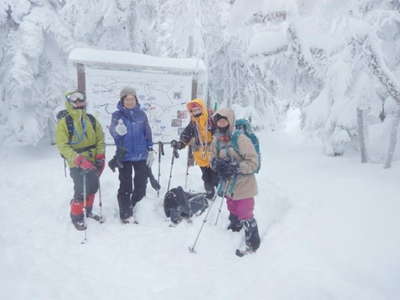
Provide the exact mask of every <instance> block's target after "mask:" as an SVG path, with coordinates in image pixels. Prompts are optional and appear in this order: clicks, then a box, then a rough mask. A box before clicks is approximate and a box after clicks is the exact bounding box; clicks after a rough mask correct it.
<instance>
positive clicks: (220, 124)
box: [217, 118, 229, 128]
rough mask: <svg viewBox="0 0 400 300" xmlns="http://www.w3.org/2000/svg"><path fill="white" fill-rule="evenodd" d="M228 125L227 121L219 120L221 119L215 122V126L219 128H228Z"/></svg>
mask: <svg viewBox="0 0 400 300" xmlns="http://www.w3.org/2000/svg"><path fill="white" fill-rule="evenodd" d="M228 125H229V122H228V120H227V119H225V118H221V119H219V120H218V121H217V126H218V127H219V128H226V127H228Z"/></svg>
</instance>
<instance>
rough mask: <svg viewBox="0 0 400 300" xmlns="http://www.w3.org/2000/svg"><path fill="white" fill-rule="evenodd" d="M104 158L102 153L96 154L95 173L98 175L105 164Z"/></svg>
mask: <svg viewBox="0 0 400 300" xmlns="http://www.w3.org/2000/svg"><path fill="white" fill-rule="evenodd" d="M105 159H106V156H105V155H104V153H103V154H97V155H96V163H95V164H96V169H97V175H98V176H100V175H101V173H103V170H104V166H105Z"/></svg>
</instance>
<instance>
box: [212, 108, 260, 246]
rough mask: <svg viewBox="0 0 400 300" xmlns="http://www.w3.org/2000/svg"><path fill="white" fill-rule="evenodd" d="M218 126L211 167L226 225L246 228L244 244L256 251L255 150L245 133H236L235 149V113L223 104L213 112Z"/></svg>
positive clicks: (234, 228) (258, 243) (258, 240)
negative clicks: (224, 204)
mask: <svg viewBox="0 0 400 300" xmlns="http://www.w3.org/2000/svg"><path fill="white" fill-rule="evenodd" d="M213 118H214V122H215V124H216V126H217V129H216V133H215V136H214V140H213V143H212V147H211V149H212V168H213V169H214V170H215V171H216V172H217V174H218V177H219V179H220V182H222V184H221V186H220V196H224V197H225V198H226V202H227V206H228V210H229V213H230V214H229V220H230V224H229V226H228V229H230V230H232V231H240V230H241V229H242V227H244V229H245V240H246V248H247V250H250V251H256V250H257V249H258V247H259V246H260V236H259V233H258V226H257V222H256V220H255V218H254V196H256V194H257V182H256V177H255V175H254V173H255V172H256V170H257V169H258V164H259V161H258V154H257V152H256V149H255V148H254V145H253V143H252V142H251V140H250V139H249V138H248V137H247V136H246V135H245V134H240V135H239V136H238V140H237V142H238V148H239V149H238V151H237V150H235V149H234V148H233V146H232V140H231V138H232V134H233V133H234V131H235V113H234V112H233V110H232V109H229V108H222V109H220V110H218V111H217V112H216V113H215V114H214V116H213Z"/></svg>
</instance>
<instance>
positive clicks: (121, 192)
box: [118, 160, 147, 219]
mask: <svg viewBox="0 0 400 300" xmlns="http://www.w3.org/2000/svg"><path fill="white" fill-rule="evenodd" d="M122 164H123V167H122V168H120V169H118V170H119V177H118V178H119V189H118V205H119V215H120V217H121V219H126V218H129V217H130V216H132V212H133V208H134V207H135V205H136V203H138V202H139V201H140V200H142V198H143V197H144V196H145V195H146V187H147V166H146V161H145V160H141V161H124V162H122ZM132 169H133V170H134V171H135V175H134V177H133V182H132Z"/></svg>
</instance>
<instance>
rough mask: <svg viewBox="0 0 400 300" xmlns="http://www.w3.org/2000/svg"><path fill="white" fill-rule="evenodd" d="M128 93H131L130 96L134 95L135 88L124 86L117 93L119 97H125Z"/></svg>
mask: <svg viewBox="0 0 400 300" xmlns="http://www.w3.org/2000/svg"><path fill="white" fill-rule="evenodd" d="M128 95H132V96H135V97H136V90H135V89H134V88H131V87H130V86H126V87H124V88H123V89H122V90H121V92H120V93H119V96H120V98H121V99H122V98H125V97H126V96H128ZM136 98H137V97H136Z"/></svg>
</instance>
